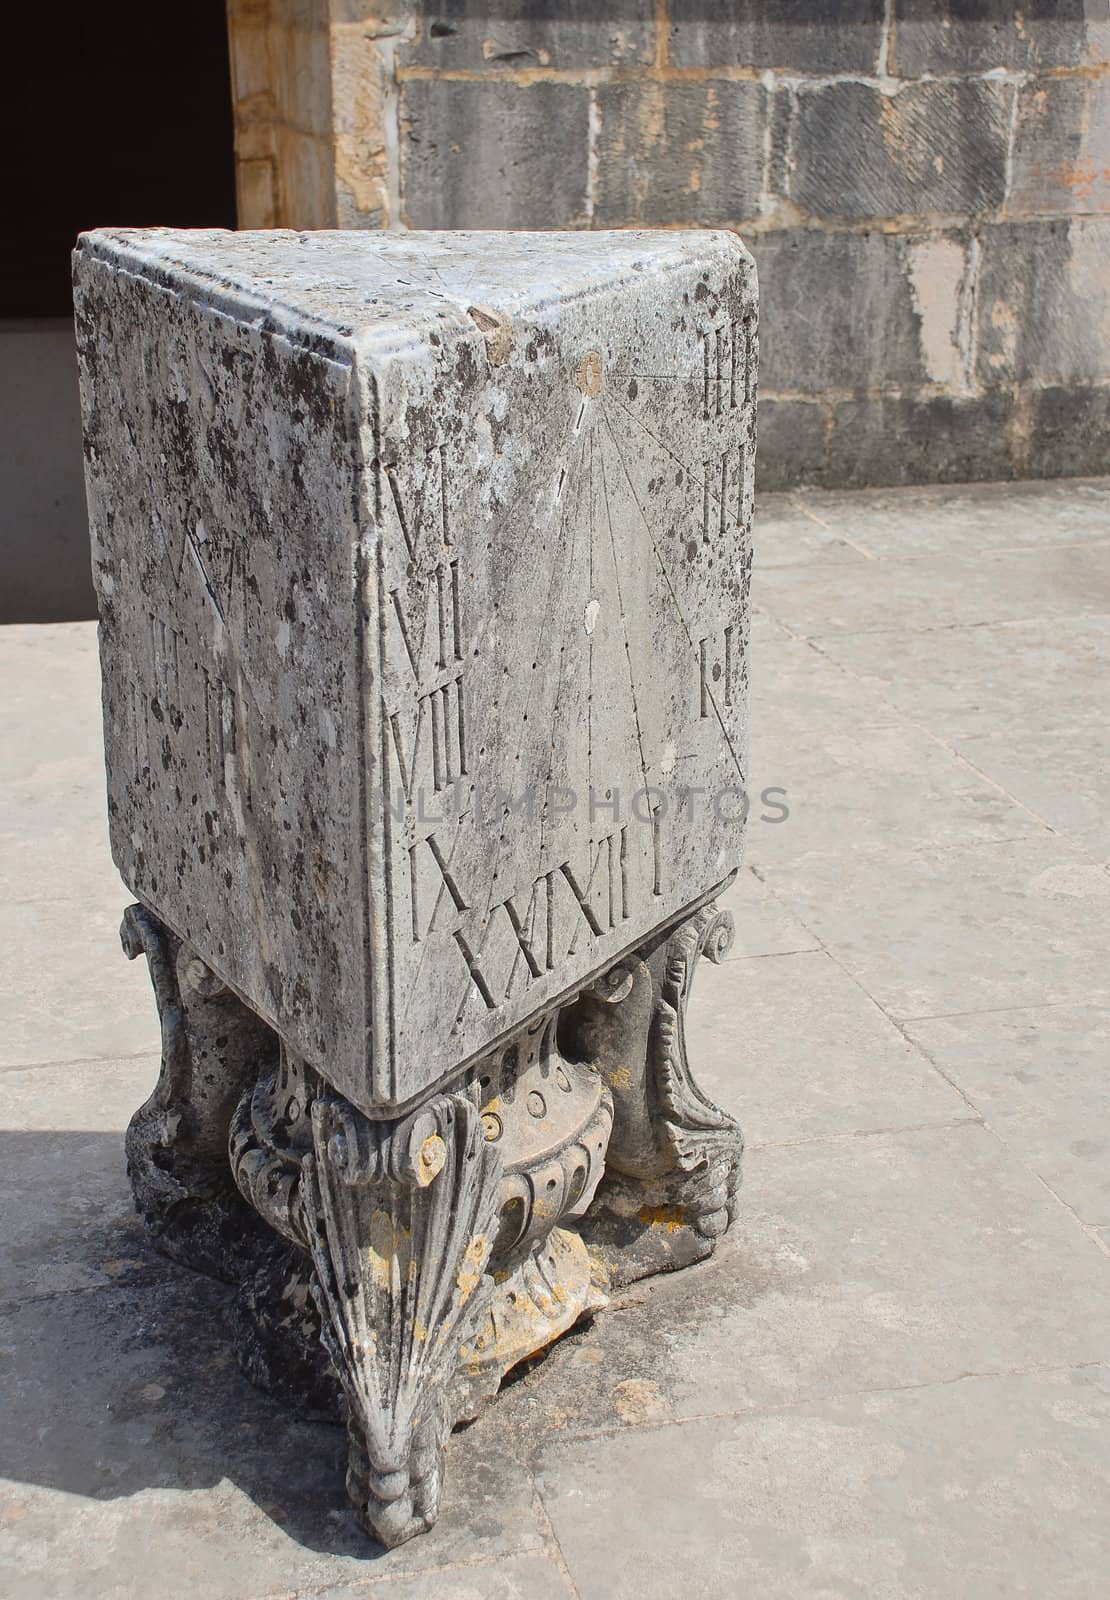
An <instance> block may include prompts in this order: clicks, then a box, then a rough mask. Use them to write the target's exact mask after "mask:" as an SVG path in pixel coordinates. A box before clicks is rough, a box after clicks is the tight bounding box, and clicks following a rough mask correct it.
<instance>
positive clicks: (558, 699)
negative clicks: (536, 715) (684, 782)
mask: <svg viewBox="0 0 1110 1600" xmlns="http://www.w3.org/2000/svg"><path fill="white" fill-rule="evenodd" d="M583 405H585V402H584V401H583ZM593 450H594V432H593V430H592V429H591V431H590V482H591V485H592V483H593ZM579 453H580V454H581V455H582V456H583V458H584V457H585V453H586V445H585V440H583V441H582V444H581V446H580V447H579ZM564 471H565V468H564ZM585 480H586V474H585V472H584V471H582V472H580V473H579V474H578V475H577V477H576V479H575V489H576V493H575V499H574V538H573V540H572V542H571V547H570V555H569V557H568V559H567V563H566V567H567V571H568V572H569V573H572V574H573V572H574V562H575V558H576V556H577V554H578V535H579V533H580V531H581V527H582V521H581V518H580V517H579V514H578V513H579V508H580V506H581V503H582V488H583V484H584V483H585ZM590 508H591V518H590V593H591V594H593V559H594V558H593V515H592V513H593V501H592V498H591V502H590ZM566 515H567V512H564V517H565V516H566ZM572 610H573V607H571V606H565V607H564V608H563V631H562V634H561V636H560V648H559V675H558V678H557V679H556V681H555V706H554V710H553V712H552V717H551V735H552V738H551V742H552V744H553V745H554V743H555V730H556V727H557V726H558V721H559V713H560V711H561V710H562V704H563V674H564V671H565V667H566V647H567V633H568V631H569V628H570V618H571V613H572ZM592 680H593V636H592V635H591V636H590V681H591V682H592ZM588 715H589V717H590V719H591V727H592V718H593V704H592V700H591V701H590V703H589V706H588ZM587 748H588V750H589V751H590V758H591V765H590V767H589V772H588V777H589V793H591V794H592V793H593V765H592V746H590V745H588V747H587ZM547 817H548V813H547V808H546V807H545V808H544V810H543V812H542V813H541V815H540V836H539V844H538V848H537V852H536V866H537V868H538V867H539V865H540V863H541V862H542V861H543V859H544V856H545V854H546V850H547ZM529 909H530V910H532V908H531V907H530V908H529ZM552 917H553V909H552V905H551V900H550V898H549V899H548V902H547V920H548V939H549V940H551V939H552V938H553V937H554V924H553V921H552ZM515 965H516V963H515V962H514V969H515ZM514 976H515V970H514V972H513V973H510V975H509V985H510V987H511V986H512V980H513V977H514Z"/></svg>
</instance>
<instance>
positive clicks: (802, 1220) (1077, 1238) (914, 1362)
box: [499, 1121, 1110, 1447]
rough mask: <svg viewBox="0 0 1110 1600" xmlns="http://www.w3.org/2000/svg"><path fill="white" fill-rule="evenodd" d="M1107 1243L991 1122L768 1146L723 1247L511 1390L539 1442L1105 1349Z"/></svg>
mask: <svg viewBox="0 0 1110 1600" xmlns="http://www.w3.org/2000/svg"><path fill="white" fill-rule="evenodd" d="M1108 1325H1110V1273H1108V1272H1107V1270H1106V1261H1105V1258H1104V1257H1103V1256H1102V1253H1101V1251H1100V1250H1099V1248H1098V1245H1097V1244H1096V1243H1095V1242H1094V1241H1093V1240H1092V1239H1090V1238H1089V1237H1088V1236H1087V1235H1086V1234H1085V1233H1084V1232H1083V1230H1082V1229H1081V1228H1080V1227H1079V1226H1078V1225H1077V1223H1076V1221H1075V1218H1074V1217H1073V1216H1072V1214H1071V1213H1070V1212H1069V1211H1068V1210H1067V1209H1066V1208H1065V1207H1064V1206H1062V1205H1060V1204H1059V1203H1058V1202H1057V1201H1056V1200H1054V1199H1053V1197H1052V1196H1051V1195H1050V1194H1049V1193H1048V1191H1047V1190H1046V1189H1045V1188H1044V1186H1043V1185H1042V1184H1041V1183H1039V1182H1038V1180H1037V1179H1036V1178H1035V1177H1034V1176H1033V1174H1032V1173H1030V1172H1028V1171H1026V1170H1025V1169H1024V1167H1022V1166H1021V1165H1020V1164H1019V1163H1017V1162H1016V1161H1015V1160H1014V1158H1013V1156H1012V1154H1011V1153H1010V1151H1009V1150H1008V1149H1007V1148H1006V1147H1005V1146H1004V1145H1003V1144H1002V1143H1001V1142H1000V1140H999V1139H997V1138H996V1137H995V1135H994V1134H993V1133H992V1132H990V1130H989V1129H987V1128H985V1127H983V1126H982V1124H980V1123H978V1122H976V1121H967V1122H963V1123H960V1122H956V1123H954V1124H952V1125H950V1126H948V1127H929V1128H924V1129H920V1130H916V1131H911V1132H905V1133H898V1134H877V1135H862V1136H854V1137H853V1136H848V1137H842V1138H833V1139H828V1140H812V1141H810V1142H807V1143H804V1144H798V1145H793V1146H775V1147H766V1148H763V1149H756V1150H752V1151H750V1152H749V1156H748V1161H747V1169H746V1176H745V1186H744V1191H743V1213H742V1221H741V1223H740V1224H739V1225H738V1228H737V1230H736V1234H735V1237H733V1238H732V1239H731V1240H730V1242H729V1245H728V1247H727V1248H724V1249H722V1251H721V1253H720V1254H719V1255H718V1256H717V1257H716V1258H715V1259H714V1261H713V1262H712V1263H711V1264H709V1265H707V1266H705V1267H701V1268H698V1269H697V1270H696V1271H692V1272H690V1273H688V1274H686V1275H685V1276H684V1277H683V1276H676V1277H674V1278H672V1279H669V1280H663V1281H662V1282H657V1283H656V1284H655V1286H654V1287H652V1286H647V1287H645V1286H644V1285H634V1286H633V1288H632V1289H630V1290H629V1291H627V1296H626V1304H625V1307H624V1309H621V1310H618V1311H616V1312H614V1313H612V1314H611V1315H610V1316H608V1317H602V1318H599V1319H598V1320H597V1323H596V1325H595V1326H594V1327H593V1328H592V1329H591V1330H589V1331H587V1332H584V1333H580V1334H578V1335H576V1336H575V1337H574V1338H572V1339H569V1340H566V1341H564V1343H563V1344H561V1345H559V1346H557V1347H556V1348H555V1349H554V1350H553V1351H552V1352H551V1353H550V1354H549V1355H548V1357H547V1358H546V1360H545V1361H544V1362H542V1363H541V1364H539V1365H538V1366H537V1367H536V1369H535V1370H534V1371H533V1372H532V1373H531V1374H530V1375H529V1376H528V1377H527V1378H526V1379H525V1380H524V1381H522V1382H520V1383H519V1384H517V1385H514V1386H513V1387H512V1388H511V1389H510V1390H509V1391H508V1392H507V1393H505V1394H504V1395H503V1396H502V1398H501V1400H500V1401H499V1408H500V1410H501V1412H502V1414H503V1417H506V1418H508V1419H510V1422H511V1425H512V1426H513V1427H514V1428H520V1429H521V1430H522V1431H523V1432H524V1434H525V1436H526V1437H530V1438H532V1439H533V1440H534V1441H535V1445H536V1446H537V1447H538V1446H539V1444H540V1443H541V1442H542V1441H543V1440H544V1439H545V1438H546V1437H547V1436H548V1435H549V1434H552V1433H554V1432H557V1431H563V1430H565V1431H566V1432H568V1433H569V1434H574V1435H578V1434H582V1435H583V1436H586V1435H592V1434H593V1433H594V1432H595V1431H596V1430H598V1429H605V1428H607V1427H612V1426H614V1425H616V1424H618V1423H620V1422H624V1423H625V1424H626V1425H628V1426H632V1427H635V1426H637V1425H640V1424H642V1423H645V1422H657V1421H663V1420H673V1419H678V1418H692V1417H697V1416H706V1415H713V1414H716V1413H719V1412H724V1411H744V1410H750V1409H764V1408H768V1407H780V1406H786V1405H791V1404H795V1403H797V1402H799V1401H803V1400H812V1399H817V1398H821V1397H825V1396H829V1395H836V1394H847V1393H855V1392H856V1391H863V1390H872V1389H900V1388H904V1387H905V1386H907V1385H915V1384H934V1383H947V1382H950V1381H951V1380H953V1379H955V1378H958V1377H960V1376H961V1375H962V1374H964V1373H968V1372H973V1373H991V1372H1015V1371H1024V1370H1026V1369H1029V1368H1041V1367H1052V1368H1055V1367H1063V1366H1079V1365H1083V1364H1086V1363H1089V1362H1093V1361H1099V1360H1103V1359H1105V1356H1106V1329H1107V1326H1108Z"/></svg>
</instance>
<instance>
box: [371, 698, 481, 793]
mask: <svg viewBox="0 0 1110 1600" xmlns="http://www.w3.org/2000/svg"><path fill="white" fill-rule="evenodd" d="M407 723H408V726H407V728H406V719H405V718H404V717H403V715H402V713H401V712H399V711H395V712H393V713H392V714H390V715H389V716H388V718H387V725H388V728H389V742H390V745H391V747H392V750H393V756H394V760H395V761H396V764H397V772H398V776H399V777H400V780H401V790H402V793H403V794H404V797H405V801H406V803H407V804H409V805H411V804H412V799H413V794H414V793H415V780H416V774H417V771H418V768H419V763H420V760H421V756H422V753H423V752H426V750H427V744H428V736H427V735H426V734H425V723H427V724H428V725H429V727H430V730H431V733H430V737H431V747H432V749H431V756H432V771H431V778H432V788H433V790H434V791H435V793H437V794H438V793H439V791H440V790H441V789H446V788H447V787H448V786H449V785H450V784H452V783H455V782H457V780H458V779H459V778H461V777H463V776H465V774H466V770H467V768H466V711H465V700H464V693H463V675H462V673H459V674H458V676H457V677H454V678H452V679H451V680H450V682H448V683H444V684H441V685H440V687H439V688H437V689H431V690H429V692H428V693H427V694H422V695H421V696H420V697H419V699H418V700H417V702H416V708H415V711H410V712H409V715H408V718H407Z"/></svg>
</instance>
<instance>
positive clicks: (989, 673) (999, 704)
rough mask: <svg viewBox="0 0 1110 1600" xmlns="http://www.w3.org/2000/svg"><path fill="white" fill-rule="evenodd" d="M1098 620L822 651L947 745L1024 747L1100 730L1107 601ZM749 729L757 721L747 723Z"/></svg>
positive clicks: (853, 638)
mask: <svg viewBox="0 0 1110 1600" xmlns="http://www.w3.org/2000/svg"><path fill="white" fill-rule="evenodd" d="M1103 607H1104V611H1103V614H1102V615H1100V616H1091V617H1071V618H1068V619H1067V620H1066V621H1058V620H1054V621H1046V620H1043V619H1041V618H1032V619H1030V620H1028V621H1024V622H1013V623H1006V624H1003V625H1000V626H990V627H988V626H976V627H971V628H962V629H960V630H959V633H958V635H957V634H956V633H955V630H952V631H950V632H948V633H945V634H943V635H942V636H941V637H940V638H939V639H938V638H937V637H936V635H934V634H933V633H930V632H922V633H913V632H907V633H900V634H888V633H861V634H841V635H838V636H837V637H836V638H826V639H824V640H823V641H822V646H821V648H822V650H823V652H824V653H825V654H826V655H827V656H828V657H829V658H830V659H831V660H832V661H834V662H835V663H836V664H837V666H839V667H843V668H846V669H847V670H848V671H849V672H851V673H852V674H853V675H854V676H855V678H857V679H858V680H860V681H861V682H862V683H864V684H866V685H867V686H868V687H871V688H874V689H878V690H880V691H881V692H882V694H883V697H884V698H885V699H886V700H887V701H888V702H889V704H890V705H891V706H894V707H897V709H898V710H899V711H902V712H905V713H906V714H907V715H909V716H910V717H912V718H913V720H914V721H915V722H918V723H920V724H921V725H923V726H925V727H928V728H930V729H931V730H932V732H933V733H935V734H936V735H937V736H938V737H940V738H943V739H945V740H946V741H949V742H951V741H954V740H960V739H974V738H978V737H983V736H986V737H1004V738H1006V739H1008V740H1010V741H1011V743H1012V745H1013V746H1017V747H1020V746H1022V745H1028V743H1029V741H1030V740H1032V739H1036V738H1037V737H1038V736H1039V735H1040V734H1043V733H1046V732H1051V731H1053V730H1056V729H1060V728H1079V729H1084V730H1086V729H1094V730H1099V729H1101V728H1103V727H1104V726H1105V722H1106V700H1105V694H1104V693H1103V692H1102V690H1103V688H1104V686H1105V684H1106V683H1107V682H1110V596H1105V595H1104V598H1103ZM753 726H754V722H753Z"/></svg>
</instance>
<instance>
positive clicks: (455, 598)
mask: <svg viewBox="0 0 1110 1600" xmlns="http://www.w3.org/2000/svg"><path fill="white" fill-rule="evenodd" d="M389 598H390V602H391V605H392V610H393V616H394V618H395V620H396V623H397V628H398V631H399V632H400V635H401V642H402V644H403V645H404V650H405V655H406V656H407V657H408V662H409V666H410V667H411V668H412V675H413V677H414V678H415V679H416V681H417V682H418V683H419V682H420V681H421V680H422V679H423V678H425V677H426V676H427V674H428V673H429V672H430V671H432V670H434V669H436V668H438V669H440V670H442V669H443V668H444V667H446V666H448V665H449V663H450V662H452V661H461V660H462V658H463V650H462V623H461V620H460V614H459V564H458V562H457V561H449V562H443V561H441V562H440V563H439V564H438V566H437V567H436V568H435V570H434V572H433V573H432V574H431V577H430V580H429V581H428V583H427V586H426V587H425V589H424V591H423V594H422V596H421V600H422V602H423V615H422V617H421V618H420V624H419V626H420V633H419V637H418V636H417V633H416V618H415V617H414V616H413V615H412V609H411V607H412V601H411V593H410V595H409V597H406V595H405V592H404V591H403V590H401V589H391V590H390V593H389ZM433 608H434V613H435V628H434V631H433V630H432V629H431V628H430V627H429V618H430V616H431V615H432V612H433ZM433 647H434V654H433Z"/></svg>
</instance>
